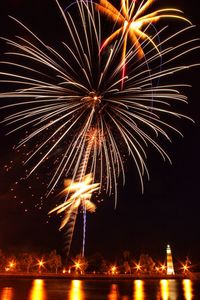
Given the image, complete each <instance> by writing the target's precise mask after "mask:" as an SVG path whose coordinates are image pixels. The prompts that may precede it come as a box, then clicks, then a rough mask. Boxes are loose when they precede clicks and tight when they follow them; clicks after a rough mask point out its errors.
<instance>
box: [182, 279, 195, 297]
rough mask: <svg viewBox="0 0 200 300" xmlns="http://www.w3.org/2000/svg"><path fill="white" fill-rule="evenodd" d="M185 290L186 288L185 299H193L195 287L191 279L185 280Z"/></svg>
mask: <svg viewBox="0 0 200 300" xmlns="http://www.w3.org/2000/svg"><path fill="white" fill-rule="evenodd" d="M183 290H184V296H185V300H192V299H193V288H192V281H191V280H190V279H184V280H183Z"/></svg>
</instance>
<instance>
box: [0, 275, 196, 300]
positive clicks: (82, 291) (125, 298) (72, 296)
mask: <svg viewBox="0 0 200 300" xmlns="http://www.w3.org/2000/svg"><path fill="white" fill-rule="evenodd" d="M195 295H196V297H197V298H196V297H195ZM199 295H200V282H196V281H195V282H194V283H193V282H192V281H191V280H189V279H184V280H167V279H165V280H133V281H131V280H130V281H120V280H119V281H116V282H114V281H113V282H112V281H106V280H105V281H95V280H94V281H93V280H92V281H89V280H62V279H60V280H59V279H56V280H51V279H47V280H41V279H35V280H29V279H27V280H17V279H14V280H9V279H8V280H5V281H4V280H0V300H95V299H96V300H97V299H98V300H200V297H198V296H199Z"/></svg>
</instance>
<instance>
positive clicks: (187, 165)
mask: <svg viewBox="0 0 200 300" xmlns="http://www.w3.org/2000/svg"><path fill="white" fill-rule="evenodd" d="M69 2H70V1H69V0H62V1H60V3H61V5H63V6H65V5H66V4H68V3H69ZM113 2H114V1H113ZM160 4H161V6H163V7H164V4H166V6H168V7H169V6H170V4H172V6H173V7H178V8H180V9H182V10H183V11H184V12H185V13H186V15H187V16H188V17H189V18H190V20H192V22H193V23H194V24H197V27H196V29H195V31H196V32H195V33H194V36H195V35H196V36H199V37H200V30H199V29H200V27H199V10H198V9H197V8H196V0H191V1H186V0H184V1H178V0H174V1H167V0H165V1H160ZM162 4H163V5H162ZM8 15H12V16H15V17H16V18H18V19H20V20H21V21H23V22H24V23H25V24H26V25H28V27H29V28H32V29H33V30H34V32H36V33H39V35H40V37H42V38H43V39H45V38H47V39H48V42H49V41H51V40H52V44H53V45H54V43H56V40H58V41H60V39H61V40H62V39H63V35H64V31H63V30H62V21H61V20H60V15H59V12H58V10H57V8H56V5H55V2H54V0H1V3H0V35H1V36H6V37H13V36H14V35H15V34H19V33H21V29H20V28H16V24H15V23H14V22H13V21H12V20H11V19H9V18H8ZM5 51H6V46H5V43H4V42H3V41H1V42H0V52H1V57H2V55H3V52H5ZM198 51H199V50H198ZM194 55H196V56H198V58H197V57H194ZM197 60H198V61H199V62H200V56H199V54H198V52H197V51H196V52H195V54H192V57H191V61H192V62H195V61H196V62H197ZM199 74H200V73H199V68H196V69H193V70H190V71H187V72H185V73H184V74H183V79H182V81H184V82H186V83H188V84H192V85H193V87H192V88H188V89H186V92H185V93H186V95H187V96H188V98H189V104H188V105H186V106H184V105H183V106H184V107H183V113H187V115H189V116H190V117H191V118H193V119H194V120H195V122H196V123H195V124H193V123H192V122H189V121H185V120H180V122H179V123H178V126H179V129H181V131H182V133H183V134H184V138H181V137H179V136H178V135H174V134H173V135H172V140H173V143H172V144H168V143H166V142H162V143H163V144H162V146H163V147H165V149H166V150H167V152H168V154H169V155H170V157H171V159H172V162H173V164H172V165H170V164H169V163H168V162H166V163H164V162H163V161H162V159H161V157H160V156H159V154H158V153H155V151H153V150H152V149H151V148H150V149H148V160H147V164H148V167H149V171H150V177H151V179H150V181H149V182H147V180H146V179H145V180H144V182H145V192H144V195H142V194H141V189H140V184H139V179H138V176H137V174H136V172H135V169H134V167H133V162H132V163H131V161H129V160H128V163H127V164H128V166H127V181H126V185H125V187H124V188H122V187H121V186H120V188H119V197H118V206H117V209H116V210H114V199H112V198H109V197H105V199H104V200H105V201H104V202H101V203H100V205H99V206H98V209H97V211H96V213H95V214H93V215H88V222H87V241H86V255H90V254H92V253H94V252H97V251H98V252H102V254H103V255H105V256H106V257H109V258H112V257H113V258H115V257H117V256H119V255H120V253H121V252H122V251H123V250H130V252H131V254H132V255H133V256H134V257H138V256H139V254H140V253H142V252H143V253H144V252H145V253H146V252H148V253H149V254H150V255H152V256H153V257H154V258H155V259H163V258H164V255H165V252H164V251H165V247H166V245H167V243H169V244H170V245H171V247H172V249H173V252H174V256H175V258H176V259H177V260H178V259H182V258H185V257H186V256H189V257H190V258H191V260H192V261H194V262H199V263H200V255H199V253H200V196H199V195H200V192H199V190H200V182H199V179H200V176H199V170H200V124H199V122H200V102H199ZM2 85H3V83H1V89H3V88H2ZM4 114H5V112H2V113H1V120H2V119H3V117H4ZM6 130H7V128H6V126H4V125H3V124H1V127H0V137H1V139H0V141H1V145H0V157H1V167H0V228H1V229H0V248H2V249H3V250H5V251H9V252H12V251H13V252H19V251H21V250H22V249H23V250H24V249H30V250H37V251H44V252H45V251H49V250H51V249H55V248H56V249H57V250H58V251H59V252H60V253H63V248H64V237H63V234H62V233H60V232H59V231H58V227H59V222H60V220H59V219H56V218H54V217H51V218H50V219H49V218H48V217H47V213H48V211H49V209H50V208H52V207H53V205H54V203H55V201H56V199H55V197H49V198H47V199H46V198H45V197H44V194H45V186H46V185H45V182H46V180H47V177H48V176H47V174H46V173H45V170H44V168H42V169H41V170H40V171H38V172H37V174H36V175H34V176H33V177H31V178H30V179H29V180H27V181H21V182H20V180H19V179H20V178H21V177H23V176H24V174H25V169H26V168H24V167H22V166H21V163H20V160H22V154H21V153H17V152H16V151H14V150H12V147H13V145H14V144H16V142H17V141H18V140H19V138H21V136H20V137H18V133H15V134H13V135H10V136H5V134H6ZM11 161H13V163H12V162H11ZM5 165H7V166H8V168H9V166H10V165H11V166H12V167H11V169H10V170H8V171H6V168H5ZM48 172H49V171H48ZM16 182H18V183H17V184H15V183H16ZM40 197H43V199H41V200H42V201H43V205H42V206H40ZM79 219H80V220H79V222H78V225H77V228H76V231H75V235H74V241H73V244H72V253H76V252H78V250H79V248H80V247H81V230H82V229H81V216H80V218H79Z"/></svg>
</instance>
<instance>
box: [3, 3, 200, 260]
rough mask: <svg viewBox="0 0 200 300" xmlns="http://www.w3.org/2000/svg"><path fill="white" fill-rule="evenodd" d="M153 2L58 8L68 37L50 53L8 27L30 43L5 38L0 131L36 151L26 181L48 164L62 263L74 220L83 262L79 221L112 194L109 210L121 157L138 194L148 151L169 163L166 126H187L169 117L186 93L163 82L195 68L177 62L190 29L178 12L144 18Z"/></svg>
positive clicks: (190, 44)
mask: <svg viewBox="0 0 200 300" xmlns="http://www.w3.org/2000/svg"><path fill="white" fill-rule="evenodd" d="M153 2H154V1H152V0H148V1H138V2H137V3H136V2H135V1H130V3H129V1H128V0H124V1H123V0H122V1H121V4H120V3H117V5H118V7H119V10H118V9H117V8H116V7H114V6H113V5H112V4H111V3H110V2H109V1H106V0H100V1H99V3H97V2H94V1H88V2H87V1H77V2H76V3H74V4H75V5H73V10H72V11H70V8H71V7H68V8H67V9H66V10H63V9H62V7H61V6H60V4H59V2H58V1H57V0H56V3H57V7H58V11H59V13H60V14H61V15H62V19H63V24H64V28H65V29H66V40H63V41H62V42H59V45H58V47H57V48H55V47H51V46H50V45H48V44H47V43H45V41H44V40H42V39H40V37H39V34H38V33H37V34H35V33H34V30H33V31H32V30H30V29H29V28H28V27H26V26H25V25H24V24H23V23H21V22H20V21H19V20H16V19H14V18H13V17H12V19H14V21H15V22H16V23H17V24H18V25H19V26H21V27H22V28H23V29H24V31H25V32H26V33H27V34H28V35H29V36H30V37H31V38H25V37H20V36H18V37H16V38H15V39H13V40H11V39H7V38H3V39H4V40H5V42H6V43H7V44H8V46H9V47H10V49H11V51H10V52H7V54H6V56H5V57H6V58H5V60H4V61H2V62H1V66H2V67H1V72H0V76H1V78H0V81H1V82H2V83H4V84H6V86H7V88H8V91H5V92H2V93H1V94H0V98H2V99H7V100H8V101H9V103H8V104H7V105H4V107H3V108H4V109H5V108H6V109H7V110H8V109H9V110H11V111H12V112H11V113H10V114H9V115H8V116H7V117H6V118H5V120H4V122H5V123H6V124H7V125H9V126H10V127H11V129H10V132H9V133H13V132H16V131H18V130H22V131H23V130H25V131H27V132H28V134H26V136H25V137H24V138H23V139H22V140H21V141H20V142H19V145H18V147H22V146H23V145H24V144H28V143H31V145H32V144H34V141H37V143H35V144H37V146H35V147H34V149H33V151H32V153H31V155H29V157H28V159H27V161H26V163H29V162H34V166H33V167H32V169H31V170H30V174H31V173H33V172H34V171H35V170H36V169H37V168H38V167H39V166H40V165H41V164H46V163H48V164H51V165H52V173H51V174H52V175H51V180H50V182H49V192H51V191H52V190H55V189H56V188H57V185H58V184H59V183H60V182H63V181H64V182H65V189H64V191H63V193H64V194H65V197H64V198H65V200H64V202H63V203H61V204H60V203H59V204H58V205H57V206H56V207H55V208H53V209H52V210H51V211H50V213H53V212H57V213H64V217H63V221H62V224H61V227H60V228H63V227H65V226H68V232H69V235H68V236H69V242H68V247H67V252H68V253H69V249H70V246H71V241H72V236H73V232H74V226H75V223H76V218H77V215H78V213H79V212H82V213H83V217H84V226H83V250H82V255H84V247H85V223H86V211H89V212H94V211H95V209H96V205H95V204H94V203H93V201H91V200H92V196H93V194H95V193H101V192H104V193H108V194H109V195H110V196H111V195H112V194H114V199H115V207H116V205H117V186H118V181H119V176H121V177H122V182H123V184H124V183H125V160H126V159H127V157H128V156H131V158H132V160H133V161H134V164H135V167H136V169H137V171H138V174H139V177H140V182H141V187H142V191H143V176H144V175H145V174H146V175H147V177H149V172H148V168H147V165H146V158H147V156H148V153H147V146H148V145H151V146H153V148H155V149H156V150H157V151H158V152H159V153H160V154H161V156H162V157H163V159H164V160H165V159H167V160H169V161H170V158H169V156H168V155H167V153H166V152H165V150H164V149H163V148H162V146H160V145H159V137H164V138H166V139H167V140H169V141H170V137H169V133H170V131H174V132H177V133H179V134H181V133H180V132H179V130H177V129H176V128H175V126H173V123H171V120H172V117H178V118H182V117H183V118H186V119H189V120H190V118H189V117H187V116H185V115H184V114H181V113H179V112H177V111H175V110H174V108H173V107H174V104H176V103H179V102H183V103H186V102H187V97H186V96H185V95H184V94H182V93H181V92H180V90H181V89H182V88H184V87H186V86H187V85H186V84H179V83H175V82H174V81H173V82H174V83H173V84H169V83H168V78H169V77H170V76H173V75H174V74H175V73H177V72H180V71H183V70H185V69H188V68H189V67H192V66H195V65H189V64H187V63H186V62H184V60H183V59H182V58H184V57H185V56H186V55H187V54H188V53H190V52H192V51H194V50H195V49H197V48H199V46H198V43H197V39H192V38H191V39H189V40H188V39H187V40H185V41H181V43H179V38H180V40H181V39H183V38H184V36H185V34H186V33H187V32H190V31H191V30H192V29H193V27H194V26H193V25H191V23H190V22H189V21H188V19H187V18H185V17H183V16H182V12H181V11H180V10H178V9H173V8H168V9H158V10H155V11H153V12H150V13H147V14H146V15H144V12H145V11H146V10H147V9H148V8H149V6H150V5H151V4H152V3H153ZM105 15H106V16H107V17H108V18H109V19H112V20H113V21H114V23H115V26H119V27H118V28H117V29H116V28H114V31H112V32H110V33H109V34H107V32H106V33H105V30H102V28H103V27H102V26H103V25H102V24H103V23H104V22H105V21H106V17H105ZM168 17H169V18H174V19H181V20H182V21H184V22H183V24H184V25H183V27H182V28H177V31H175V30H173V34H171V33H168V28H167V26H165V27H162V28H160V29H159V30H158V31H154V33H152V32H151V33H149V31H148V30H149V27H150V26H151V24H152V23H156V22H157V21H158V20H159V19H161V18H163V19H165V18H168ZM77 20H78V21H77ZM188 23H189V25H188ZM162 36H163V38H162ZM129 38H130V41H131V43H129V42H128V39H129ZM102 41H104V42H102ZM161 57H162V65H161ZM165 79H166V82H167V83H165ZM55 157H56V158H55ZM69 178H70V179H69Z"/></svg>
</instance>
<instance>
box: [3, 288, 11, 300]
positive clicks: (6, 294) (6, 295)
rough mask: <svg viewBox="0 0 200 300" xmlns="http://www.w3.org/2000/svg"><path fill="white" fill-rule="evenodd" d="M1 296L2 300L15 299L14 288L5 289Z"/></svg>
mask: <svg viewBox="0 0 200 300" xmlns="http://www.w3.org/2000/svg"><path fill="white" fill-rule="evenodd" d="M0 295H1V300H12V299H13V288H11V287H4V288H3V290H2V292H1V294H0Z"/></svg>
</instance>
